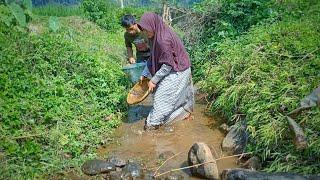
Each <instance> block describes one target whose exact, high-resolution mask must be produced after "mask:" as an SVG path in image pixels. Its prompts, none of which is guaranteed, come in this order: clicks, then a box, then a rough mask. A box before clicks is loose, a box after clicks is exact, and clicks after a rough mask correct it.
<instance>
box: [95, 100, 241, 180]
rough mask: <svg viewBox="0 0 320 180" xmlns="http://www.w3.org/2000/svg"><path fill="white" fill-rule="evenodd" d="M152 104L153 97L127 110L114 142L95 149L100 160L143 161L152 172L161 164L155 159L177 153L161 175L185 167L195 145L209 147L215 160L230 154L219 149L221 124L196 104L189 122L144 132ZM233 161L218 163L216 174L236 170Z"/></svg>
mask: <svg viewBox="0 0 320 180" xmlns="http://www.w3.org/2000/svg"><path fill="white" fill-rule="evenodd" d="M151 104H152V97H151V96H149V97H148V98H147V99H146V100H145V101H143V102H142V103H140V104H139V105H136V106H131V107H130V108H129V117H128V122H125V123H123V124H122V126H121V127H119V128H118V129H117V130H116V133H115V137H114V138H115V141H113V143H112V144H109V145H106V146H103V147H101V148H99V149H98V150H97V152H98V154H99V156H100V157H106V156H107V155H110V154H113V155H118V156H120V157H121V158H124V159H135V160H139V161H141V162H143V164H144V166H145V168H146V169H150V170H155V169H157V167H159V164H161V162H160V161H159V158H158V157H159V155H160V154H161V153H164V152H168V151H169V152H172V153H174V154H177V153H179V155H177V156H176V157H174V158H173V159H170V160H169V161H167V163H166V164H165V165H164V166H163V167H162V168H161V169H160V170H159V171H160V172H164V171H168V170H171V169H175V168H181V167H184V166H187V165H188V164H187V159H188V157H187V155H188V151H189V149H190V147H191V146H192V145H193V144H194V143H195V142H204V143H206V144H208V145H209V146H210V147H211V149H212V150H213V151H214V152H212V153H214V154H216V156H217V157H224V156H227V155H229V154H227V153H224V152H223V151H222V150H221V147H220V145H221V142H222V140H223V138H224V136H225V134H224V133H222V132H221V131H220V130H218V128H217V127H218V126H219V124H220V123H221V121H218V120H217V119H215V118H214V117H212V116H207V115H205V109H206V107H205V105H202V104H196V105H195V109H194V113H193V119H191V120H183V121H179V122H176V123H174V124H173V125H171V126H167V127H162V128H160V129H159V130H156V131H152V132H144V131H143V125H144V120H145V118H146V116H147V115H148V112H149V110H150V109H151ZM169 157H170V156H169ZM236 160H237V159H236V158H227V159H223V160H219V161H218V162H217V165H218V169H219V172H222V170H223V169H226V168H235V167H238V165H237V164H236ZM162 162H163V161H162ZM181 172H182V173H181V174H183V176H184V177H185V179H198V178H195V177H190V176H191V175H190V172H189V170H184V171H181Z"/></svg>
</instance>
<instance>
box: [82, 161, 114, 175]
mask: <svg viewBox="0 0 320 180" xmlns="http://www.w3.org/2000/svg"><path fill="white" fill-rule="evenodd" d="M81 169H82V172H83V173H84V174H86V175H90V176H93V175H97V174H101V173H108V172H110V171H114V170H115V166H114V164H112V163H109V162H106V161H103V160H99V159H93V160H88V161H86V162H85V163H84V164H83V165H82V167H81Z"/></svg>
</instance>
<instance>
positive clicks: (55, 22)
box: [49, 16, 59, 32]
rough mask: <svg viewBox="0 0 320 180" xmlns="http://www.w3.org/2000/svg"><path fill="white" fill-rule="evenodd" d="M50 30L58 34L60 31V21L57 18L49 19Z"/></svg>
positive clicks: (51, 17)
mask: <svg viewBox="0 0 320 180" xmlns="http://www.w3.org/2000/svg"><path fill="white" fill-rule="evenodd" d="M49 28H50V29H51V30H52V31H53V32H56V31H57V30H58V29H59V21H58V18H57V17H55V16H50V18H49Z"/></svg>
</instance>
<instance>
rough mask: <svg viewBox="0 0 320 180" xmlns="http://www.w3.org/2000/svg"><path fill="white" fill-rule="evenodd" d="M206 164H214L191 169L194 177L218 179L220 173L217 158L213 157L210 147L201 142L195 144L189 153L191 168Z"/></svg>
mask: <svg viewBox="0 0 320 180" xmlns="http://www.w3.org/2000/svg"><path fill="white" fill-rule="evenodd" d="M204 162H213V163H207V164H204V165H201V166H198V167H193V168H190V171H191V173H192V175H195V176H200V177H203V178H206V179H218V178H219V173H218V167H217V163H216V162H215V158H214V157H213V155H212V153H211V151H210V148H209V147H208V145H206V144H205V143H201V142H198V143H195V144H193V145H192V147H191V149H190V150H189V153H188V164H189V166H192V165H195V164H199V163H204Z"/></svg>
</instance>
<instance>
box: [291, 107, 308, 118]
mask: <svg viewBox="0 0 320 180" xmlns="http://www.w3.org/2000/svg"><path fill="white" fill-rule="evenodd" d="M311 108H312V107H311V106H302V107H298V108H297V109H294V110H293V111H291V112H289V113H288V116H290V117H291V118H294V117H296V116H297V115H299V114H300V113H301V112H303V111H305V110H308V109H311Z"/></svg>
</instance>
